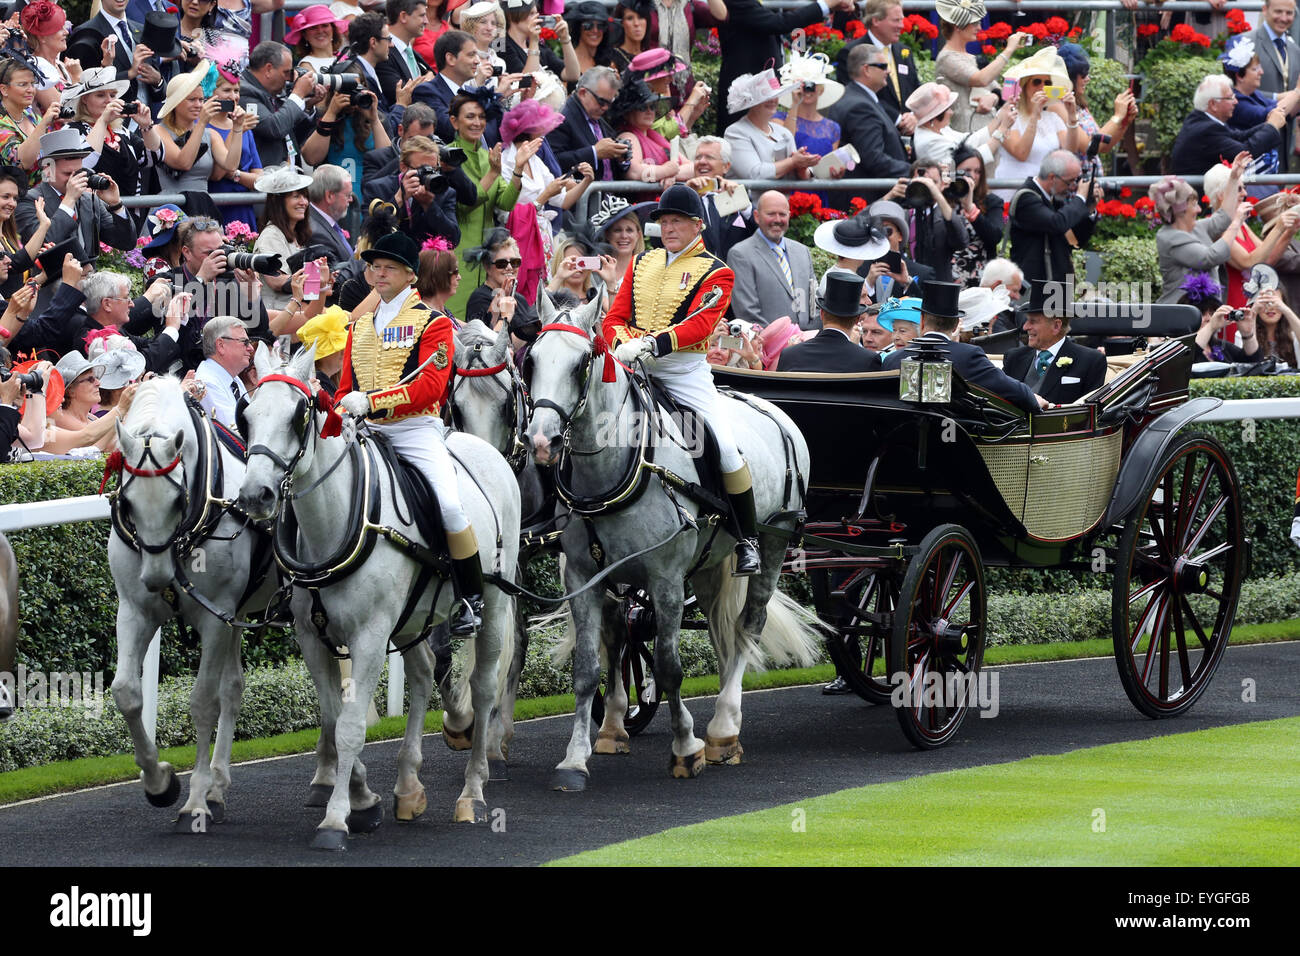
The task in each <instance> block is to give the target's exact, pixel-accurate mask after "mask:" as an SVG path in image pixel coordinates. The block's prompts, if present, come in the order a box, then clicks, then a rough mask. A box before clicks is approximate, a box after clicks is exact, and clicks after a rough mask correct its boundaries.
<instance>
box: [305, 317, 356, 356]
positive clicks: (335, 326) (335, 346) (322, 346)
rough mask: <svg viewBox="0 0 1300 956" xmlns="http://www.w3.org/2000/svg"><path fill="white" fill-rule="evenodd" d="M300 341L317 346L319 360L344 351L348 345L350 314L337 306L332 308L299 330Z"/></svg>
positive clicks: (308, 321) (309, 320) (307, 322)
mask: <svg viewBox="0 0 1300 956" xmlns="http://www.w3.org/2000/svg"><path fill="white" fill-rule="evenodd" d="M298 340H299V341H300V342H302V344H303V345H307V346H311V345H315V346H316V358H317V359H323V358H325V357H327V356H330V355H333V354H334V353H335V352H341V351H343V347H344V346H345V345H347V344H348V314H347V313H346V312H344V311H343V310H342V309H341V308H339V307H338V306H337V305H332V306H330V307H329V308H328V309H326V310H325V311H324V312H322V313H321V314H320V315H318V316H316V317H314V318H311V319H308V320H307V321H306V322H304V323H303V326H302V328H300V329H299V330H298Z"/></svg>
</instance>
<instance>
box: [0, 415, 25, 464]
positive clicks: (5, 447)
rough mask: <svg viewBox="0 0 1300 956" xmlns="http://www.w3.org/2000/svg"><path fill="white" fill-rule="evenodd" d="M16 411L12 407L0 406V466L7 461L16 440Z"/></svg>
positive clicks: (17, 416)
mask: <svg viewBox="0 0 1300 956" xmlns="http://www.w3.org/2000/svg"><path fill="white" fill-rule="evenodd" d="M20 420H21V419H20V417H19V415H18V409H16V408H14V407H13V406H12V405H0V464H4V463H5V462H7V461H9V456H10V455H11V454H12V446H13V443H14V442H16V441H17V440H18V422H19V421H20Z"/></svg>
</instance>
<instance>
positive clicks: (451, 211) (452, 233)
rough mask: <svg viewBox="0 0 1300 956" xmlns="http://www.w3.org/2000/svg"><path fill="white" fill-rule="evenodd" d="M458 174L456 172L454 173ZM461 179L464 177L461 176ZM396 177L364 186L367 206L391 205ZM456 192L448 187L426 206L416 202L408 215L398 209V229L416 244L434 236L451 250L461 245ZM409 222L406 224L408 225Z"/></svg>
mask: <svg viewBox="0 0 1300 956" xmlns="http://www.w3.org/2000/svg"><path fill="white" fill-rule="evenodd" d="M457 172H459V170H458V171H457ZM461 176H462V178H463V177H464V174H463V173H462V174H461ZM397 185H398V175H397V174H396V173H394V174H393V175H391V176H386V177H384V178H383V179H380V180H376V181H375V183H374V184H373V186H372V185H371V184H370V183H367V184H366V188H365V189H363V190H362V196H363V197H364V198H365V200H366V205H367V206H369V205H370V201H371V200H372V199H382V200H384V202H392V201H393V197H394V196H396V195H397ZM456 200H457V196H456V190H455V189H452V188H451V187H450V186H448V187H447V188H446V189H444V190H443V191H442V193H440V194H438V195H436V196H435V197H434V201H433V202H431V203H429V205H428V206H421V205H420V204H419V203H417V202H412V203H411V208H410V212H409V217H408V212H407V210H405V209H402V208H399V209H398V210H397V219H398V228H399V229H400V230H401V231H402V232H405V233H406V234H407V235H408V236H410V237H411V238H412V239H414V240H415V241H416V243H417V244H418V243H423V242H424V240H426V239H431V238H433V237H434V236H442V237H443V238H444V239H446V240H447V241H448V242H450V243H451V244H452V245H453V246H456V245H459V244H460V223H459V222H458V221H457V219H456ZM408 218H409V221H408Z"/></svg>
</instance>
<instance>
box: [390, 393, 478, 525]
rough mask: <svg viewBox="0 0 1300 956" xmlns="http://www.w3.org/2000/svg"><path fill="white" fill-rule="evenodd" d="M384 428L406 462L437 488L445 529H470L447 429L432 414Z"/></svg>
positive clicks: (434, 490)
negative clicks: (450, 451) (417, 469)
mask: <svg viewBox="0 0 1300 956" xmlns="http://www.w3.org/2000/svg"><path fill="white" fill-rule="evenodd" d="M375 424H377V425H378V427H379V428H382V429H383V430H384V431H383V434H385V435H387V436H388V438H389V440H390V441H391V442H392V443H393V447H394V448H395V449H397V453H398V454H399V455H401V456H402V459H403V460H404V461H409V462H410V463H411V464H413V465H415V467H417V468H419V469H420V471H421V472H422V473H423V474H424V477H425V478H427V479H428V480H429V484H430V485H432V486H433V493H434V494H435V495H437V496H438V510H439V511H440V512H441V513H442V526H443V528H444V529H445V530H446V531H448V532H455V531H464V530H465V529H466V528H468V527H469V519H468V518H467V517H465V509H463V508H462V507H461V505H460V489H459V488H457V487H456V469H455V467H454V466H453V465H452V463H451V455H450V453H448V451H447V439H446V434H447V426H446V425H444V424H443V423H442V421H441V420H440V419H437V418H433V417H431V416H428V415H421V416H419V417H416V418H407V419H403V420H402V421H397V422H392V423H391V424H385V423H383V422H377V423H375Z"/></svg>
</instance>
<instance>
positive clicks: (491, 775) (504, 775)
mask: <svg viewBox="0 0 1300 956" xmlns="http://www.w3.org/2000/svg"><path fill="white" fill-rule="evenodd" d="M509 779H510V770H509V768H508V767H507V765H506V762H505V761H504V760H489V761H488V780H489V781H492V780H496V781H501V780H509Z"/></svg>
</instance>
